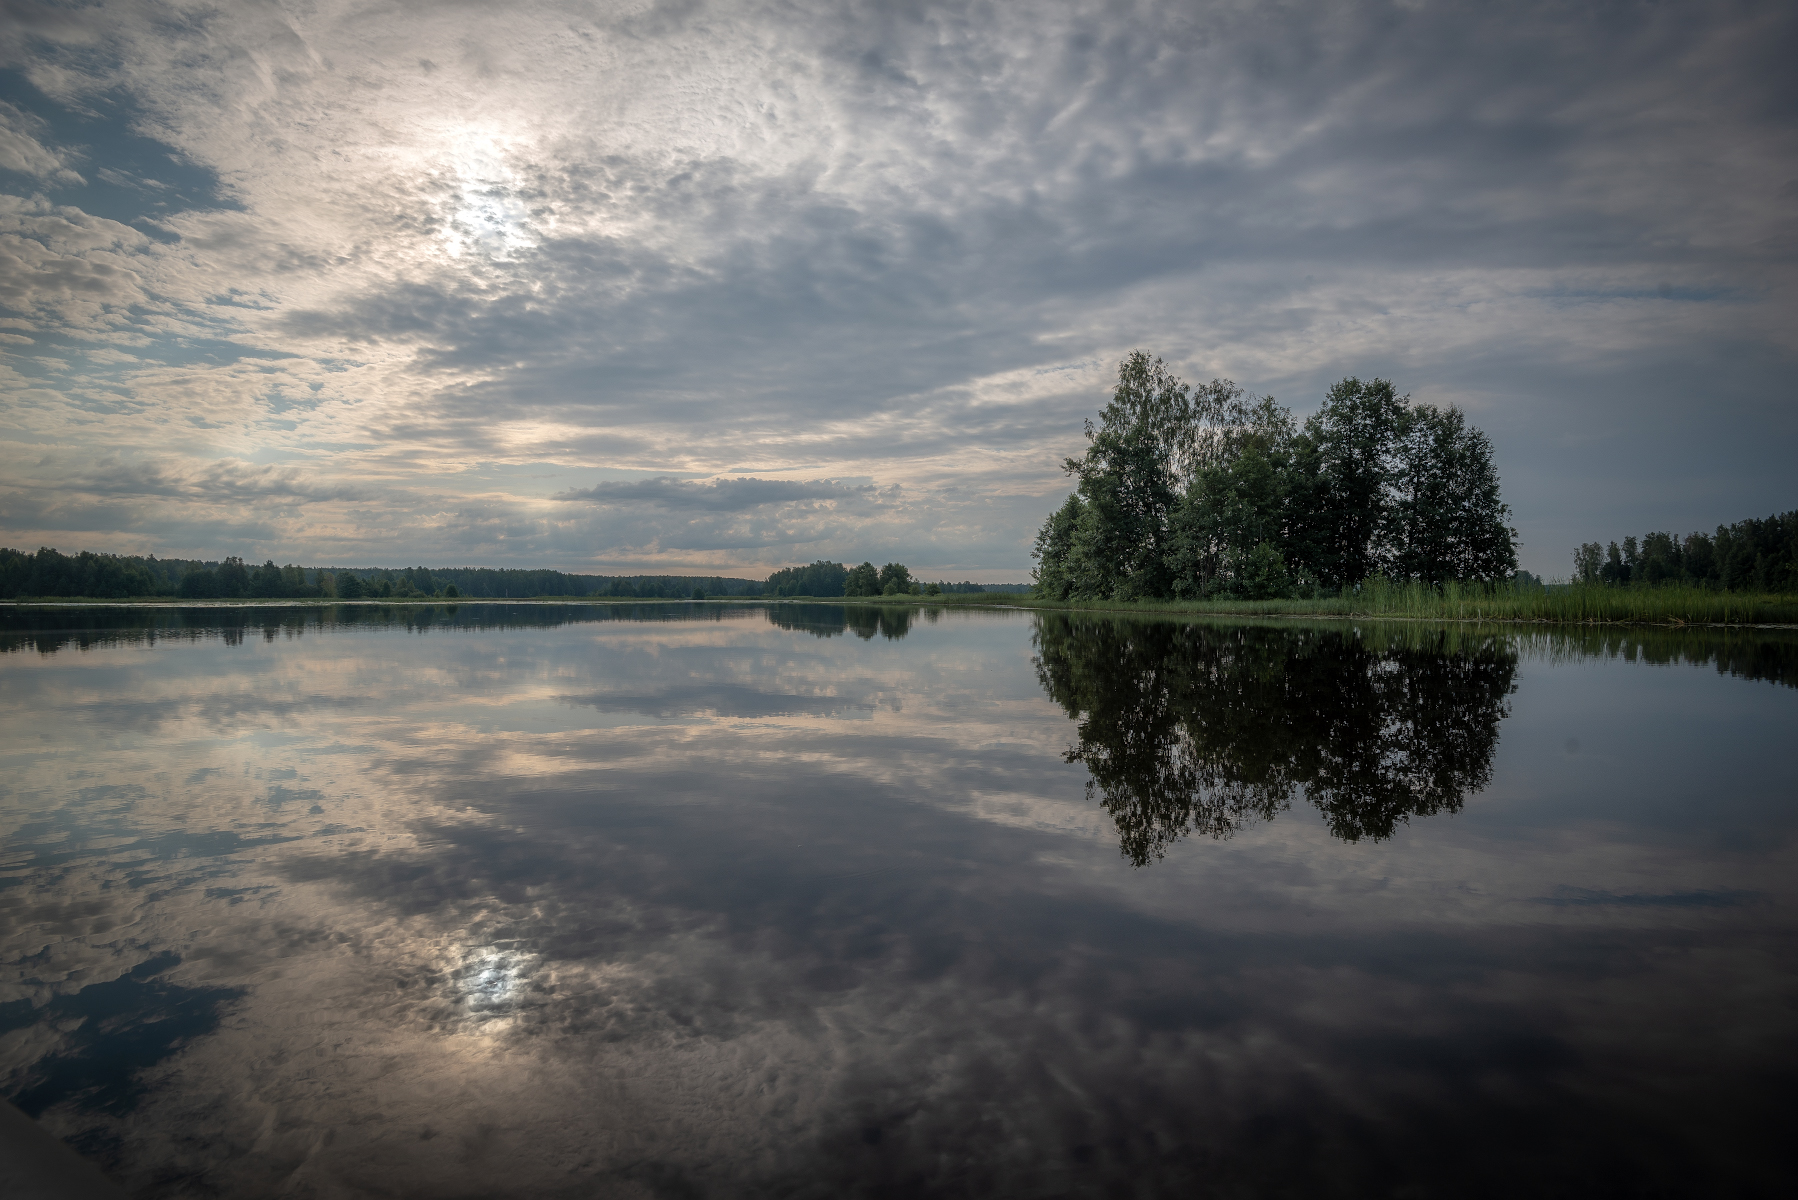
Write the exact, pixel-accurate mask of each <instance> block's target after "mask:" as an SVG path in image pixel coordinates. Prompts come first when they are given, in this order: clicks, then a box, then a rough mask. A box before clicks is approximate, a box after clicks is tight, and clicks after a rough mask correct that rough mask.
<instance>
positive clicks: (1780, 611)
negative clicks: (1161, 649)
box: [0, 589, 1798, 630]
mask: <svg viewBox="0 0 1798 1200" xmlns="http://www.w3.org/2000/svg"><path fill="white" fill-rule="evenodd" d="M1367 599H1372V600H1374V601H1375V603H1373V604H1371V605H1369V604H1365V603H1363V602H1362V600H1363V598H1362V597H1356V598H1354V599H1349V598H1344V597H1339V596H1332V597H1321V598H1318V599H1315V600H1245V601H1216V600H1213V601H1203V600H1201V601H1180V600H1079V601H1075V600H1044V599H1038V598H1036V597H1033V596H1030V595H1028V594H1024V593H1018V592H979V593H963V594H956V595H939V596H916V595H905V596H856V597H845V596H716V597H707V598H706V599H704V600H693V599H691V598H681V597H673V596H670V597H631V596H529V597H525V596H517V597H503V596H461V597H455V598H446V597H441V596H409V597H404V598H397V597H394V598H387V599H374V600H369V599H355V600H339V599H335V598H332V597H312V596H308V597H292V598H279V597H270V598H247V597H246V598H242V599H231V600H222V599H219V600H182V599H180V598H178V597H168V596H154V597H151V596H143V597H125V598H113V599H87V598H83V597H69V596H57V597H44V598H40V599H16V600H0V608H9V609H15V610H16V609H33V608H42V609H66V608H138V609H170V608H176V609H194V608H201V609H203V608H230V609H254V608H322V607H332V606H340V605H341V606H344V607H355V608H401V607H407V608H422V607H438V606H443V607H449V606H459V605H465V604H466V605H492V604H530V605H546V606H547V605H553V606H570V605H582V604H585V605H604V606H606V607H618V606H622V605H639V604H743V605H787V604H831V605H842V606H851V605H861V606H869V605H873V606H880V607H913V608H989V609H1005V610H1010V611H1020V612H1069V613H1081V612H1083V613H1109V614H1115V615H1121V616H1129V615H1141V616H1163V617H1190V618H1208V617H1218V618H1232V617H1234V618H1258V619H1269V618H1275V619H1278V618H1299V619H1309V620H1320V619H1321V620H1360V621H1415V622H1435V623H1441V624H1464V623H1465V624H1505V625H1523V626H1537V627H1544V626H1547V627H1554V626H1572V627H1579V628H1592V627H1601V626H1621V627H1628V626H1637V627H1650V628H1657V629H1668V630H1678V629H1793V628H1798V596H1791V597H1788V596H1781V595H1765V594H1759V593H1752V594H1739V593H1716V592H1707V593H1699V594H1698V597H1697V602H1696V603H1695V602H1694V599H1695V598H1694V597H1693V596H1692V595H1691V594H1690V593H1688V592H1684V591H1680V592H1674V591H1672V590H1669V591H1668V592H1665V593H1656V592H1630V591H1623V590H1618V591H1615V592H1611V593H1610V594H1608V595H1607V594H1605V593H1603V592H1597V591H1596V589H1592V590H1583V591H1581V592H1579V593H1577V594H1575V595H1573V596H1571V597H1569V596H1568V595H1567V594H1566V593H1561V594H1559V595H1557V594H1556V593H1541V592H1536V593H1525V594H1521V595H1519V594H1515V593H1513V594H1509V595H1504V594H1500V595H1469V596H1455V595H1452V594H1451V595H1442V594H1438V593H1421V592H1419V591H1418V590H1416V589H1412V590H1400V589H1388V590H1386V591H1384V592H1383V593H1382V591H1381V590H1380V589H1374V591H1373V593H1372V594H1371V595H1370V596H1368V597H1367ZM1657 599H1658V600H1661V601H1662V602H1661V603H1656V602H1655V601H1656V600H1657ZM1556 609H1559V610H1561V611H1554V610H1556ZM1532 610H1533V611H1532ZM1544 610H1547V611H1544ZM1569 610H1571V611H1569ZM1632 610H1633V611H1632ZM1657 610H1658V611H1657ZM1704 610H1709V611H1704ZM1738 614H1740V615H1739V616H1738ZM1752 618H1760V619H1752Z"/></svg>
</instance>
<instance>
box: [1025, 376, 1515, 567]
mask: <svg viewBox="0 0 1798 1200" xmlns="http://www.w3.org/2000/svg"><path fill="white" fill-rule="evenodd" d="M1086 434H1087V440H1088V443H1089V444H1088V447H1087V451H1086V453H1085V454H1084V455H1082V456H1081V457H1080V458H1073V459H1068V460H1067V461H1066V463H1065V464H1064V469H1065V470H1066V471H1067V473H1068V474H1069V475H1070V476H1072V477H1074V479H1075V480H1076V481H1077V483H1076V486H1075V489H1074V492H1073V494H1072V495H1070V496H1069V497H1068V499H1067V501H1066V503H1064V504H1063V505H1062V506H1061V507H1060V508H1059V509H1057V510H1056V511H1055V512H1054V513H1052V514H1050V516H1049V518H1048V520H1047V521H1045V522H1044V523H1043V527H1042V529H1041V531H1040V532H1039V533H1038V534H1037V540H1036V548H1035V557H1036V559H1037V564H1038V565H1037V570H1036V575H1035V578H1036V591H1037V594H1038V595H1042V596H1046V597H1049V598H1052V599H1070V598H1073V599H1111V600H1129V599H1136V598H1149V597H1155V598H1162V597H1180V598H1190V599H1199V598H1206V597H1216V596H1239V597H1244V598H1270V597H1276V596H1286V595H1294V594H1316V593H1317V592H1318V591H1320V590H1326V589H1327V590H1334V589H1337V588H1340V587H1343V586H1345V585H1353V584H1356V583H1359V582H1361V581H1362V580H1364V579H1367V578H1368V577H1370V576H1375V575H1380V576H1386V577H1389V578H1393V579H1400V580H1416V581H1421V582H1424V583H1429V584H1441V583H1444V582H1446V581H1448V580H1453V579H1461V580H1467V579H1482V580H1496V579H1500V578H1505V577H1508V576H1509V575H1511V574H1512V573H1513V572H1514V571H1515V570H1516V568H1517V555H1516V549H1515V545H1516V531H1515V530H1513V529H1511V528H1509V527H1508V526H1507V525H1506V524H1505V521H1506V519H1507V518H1508V516H1509V514H1510V510H1509V508H1508V507H1506V505H1505V504H1504V503H1503V502H1502V501H1501V499H1500V498H1499V485H1498V472H1497V468H1496V466H1495V465H1494V463H1493V458H1492V445H1491V442H1490V441H1489V440H1488V439H1487V437H1486V435H1485V434H1484V433H1482V432H1481V431H1480V430H1478V429H1476V428H1474V427H1473V426H1471V425H1469V424H1468V423H1467V420H1466V418H1465V416H1464V415H1463V414H1462V413H1461V412H1460V411H1459V410H1457V409H1454V408H1448V409H1439V408H1435V407H1433V406H1431V405H1427V404H1413V403H1411V401H1410V398H1409V397H1402V396H1399V395H1398V394H1397V392H1396V389H1395V388H1394V387H1393V385H1392V384H1391V383H1390V382H1388V381H1387V380H1384V379H1374V380H1369V381H1365V382H1364V381H1362V380H1359V379H1354V378H1348V379H1343V380H1341V381H1340V382H1338V383H1337V384H1336V385H1335V386H1333V387H1332V388H1331V389H1330V391H1329V394H1328V395H1326V396H1325V398H1324V402H1323V404H1322V406H1321V407H1320V408H1319V410H1318V412H1317V413H1316V414H1314V415H1312V416H1311V417H1309V418H1307V419H1306V421H1305V422H1304V424H1303V426H1302V427H1301V426H1300V425H1299V424H1298V423H1297V422H1296V421H1295V420H1294V419H1293V417H1292V414H1291V413H1290V412H1289V411H1287V410H1286V409H1285V408H1283V407H1282V406H1280V405H1279V404H1278V403H1276V402H1275V401H1274V398H1273V397H1272V396H1262V397H1254V396H1249V395H1246V394H1245V393H1244V391H1243V389H1241V388H1239V387H1237V386H1236V385H1235V384H1234V383H1231V382H1230V381H1229V380H1227V379H1216V380H1212V381H1211V382H1210V383H1208V384H1205V385H1202V386H1200V387H1197V388H1194V387H1190V386H1188V385H1187V384H1185V383H1184V382H1182V381H1181V380H1179V379H1178V378H1176V377H1175V376H1174V375H1173V374H1172V373H1171V372H1170V371H1168V369H1167V367H1166V365H1165V364H1164V363H1162V361H1161V360H1160V359H1152V358H1150V356H1149V355H1148V354H1147V353H1145V352H1143V351H1140V350H1139V351H1135V352H1133V353H1132V354H1130V355H1129V356H1128V357H1127V358H1125V359H1124V360H1123V362H1122V363H1120V364H1119V366H1118V382H1117V385H1116V386H1115V387H1114V388H1113V389H1112V399H1111V402H1110V403H1109V404H1107V405H1106V407H1105V409H1104V411H1103V412H1101V413H1100V415H1099V423H1098V425H1097V426H1094V425H1093V424H1092V423H1091V422H1090V421H1089V422H1088V423H1087V427H1086Z"/></svg>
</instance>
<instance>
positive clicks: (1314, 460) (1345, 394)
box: [1292, 376, 1406, 587]
mask: <svg viewBox="0 0 1798 1200" xmlns="http://www.w3.org/2000/svg"><path fill="white" fill-rule="evenodd" d="M1405 405H1406V400H1404V399H1401V398H1400V397H1399V396H1398V394H1397V392H1396V391H1395V390H1394V388H1393V386H1392V384H1391V383H1390V382H1389V381H1388V380H1384V379H1374V380H1371V381H1369V382H1366V383H1363V382H1362V381H1361V380H1359V379H1356V378H1354V377H1352V376H1351V377H1349V378H1347V379H1343V380H1340V381H1338V382H1337V383H1336V384H1334V385H1332V386H1331V388H1330V390H1329V393H1328V394H1327V395H1326V396H1325V397H1324V402H1323V405H1322V407H1320V408H1319V409H1318V411H1317V412H1316V413H1314V414H1313V415H1312V416H1310V417H1309V418H1307V419H1306V421H1305V428H1304V432H1303V433H1302V434H1301V435H1300V436H1299V438H1298V443H1297V446H1296V447H1295V455H1294V459H1295V478H1294V483H1293V489H1292V491H1293V514H1294V522H1293V525H1294V527H1293V537H1292V550H1293V555H1294V557H1295V558H1296V559H1297V561H1298V563H1299V564H1300V565H1301V567H1302V568H1303V569H1304V570H1305V571H1306V572H1307V574H1310V575H1312V576H1314V577H1316V578H1317V579H1319V580H1321V581H1322V582H1323V583H1324V584H1325V585H1326V586H1328V587H1340V586H1342V585H1344V584H1351V583H1359V582H1360V581H1361V580H1363V579H1366V578H1367V577H1368V576H1370V575H1376V574H1381V573H1383V572H1384V571H1385V570H1386V569H1387V567H1388V566H1389V565H1390V563H1391V559H1392V555H1391V550H1390V548H1389V547H1388V546H1387V545H1386V544H1385V536H1386V535H1387V533H1388V530H1389V527H1390V522H1389V518H1388V509H1389V508H1390V496H1389V493H1390V489H1391V486H1392V481H1393V479H1394V477H1395V476H1396V475H1397V474H1398V471H1399V466H1400V464H1399V458H1398V454H1397V442H1398V434H1399V432H1400V430H1401V429H1402V427H1403V425H1404V421H1405Z"/></svg>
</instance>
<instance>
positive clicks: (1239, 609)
mask: <svg viewBox="0 0 1798 1200" xmlns="http://www.w3.org/2000/svg"><path fill="white" fill-rule="evenodd" d="M839 602H840V601H839ZM918 602H919V598H918V597H916V596H880V597H873V598H870V599H868V600H857V601H856V602H855V603H858V604H868V603H872V604H916V603H918ZM925 603H929V604H944V605H949V606H952V607H958V608H961V607H982V606H990V605H1007V606H1013V607H1022V608H1041V609H1068V610H1083V611H1099V612H1168V613H1191V614H1194V615H1204V616H1258V617H1275V616H1293V617H1298V616H1320V617H1355V616H1365V617H1397V618H1405V619H1415V620H1437V621H1531V622H1547V623H1552V624H1567V625H1600V624H1629V625H1791V624H1798V596H1794V595H1770V594H1766V593H1752V592H1712V591H1706V590H1703V589H1701V588H1680V587H1666V588H1611V587H1561V588H1551V589H1543V588H1526V589H1512V588H1509V587H1498V588H1491V587H1482V586H1478V585H1459V584H1450V585H1448V586H1447V587H1445V588H1443V589H1441V590H1440V591H1438V590H1436V589H1433V588H1428V587H1424V586H1422V585H1419V584H1411V585H1394V584H1389V583H1385V582H1383V581H1376V582H1374V583H1371V584H1367V585H1365V586H1363V587H1362V588H1361V589H1360V590H1359V591H1356V592H1354V593H1353V594H1349V595H1339V596H1325V597H1320V598H1318V599H1315V600H1039V599H1037V598H1035V597H1034V596H1031V595H1029V594H1028V593H1008V592H986V593H982V594H977V595H967V596H931V597H928V598H927V599H926V600H925Z"/></svg>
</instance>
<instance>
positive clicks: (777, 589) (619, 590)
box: [0, 547, 1005, 600]
mask: <svg viewBox="0 0 1798 1200" xmlns="http://www.w3.org/2000/svg"><path fill="white" fill-rule="evenodd" d="M862 567H863V568H866V570H867V572H868V573H870V576H871V578H872V577H874V576H879V584H881V585H885V584H886V583H888V582H891V581H892V579H894V578H898V577H903V579H904V580H905V581H906V583H907V585H908V586H907V588H903V589H897V590H909V586H910V583H911V579H910V574H909V572H907V571H906V569H905V568H904V567H903V566H900V565H899V564H888V567H887V568H885V571H886V574H885V575H880V574H879V573H878V572H874V569H873V568H872V567H871V566H869V565H868V564H866V563H864V564H862ZM861 569H862V568H856V570H861ZM895 569H896V570H897V573H898V574H897V576H895V575H894V570H895ZM852 574H853V572H852V571H851V569H850V568H848V567H846V566H844V565H843V564H842V563H826V562H817V563H813V564H811V565H810V566H807V567H794V568H792V569H790V570H786V571H776V572H775V573H774V574H773V575H772V576H770V577H769V578H768V580H767V581H766V582H763V581H761V580H757V579H737V578H731V577H727V576H718V575H571V574H568V573H566V572H563V571H548V570H524V569H517V568H510V567H497V568H496V567H404V568H392V567H301V566H295V565H292V564H288V565H287V566H276V565H275V563H274V561H273V560H270V561H268V562H265V563H264V564H263V565H262V566H260V567H257V566H252V565H250V564H248V563H246V562H244V561H243V560H242V559H240V558H226V559H222V560H202V559H191V558H157V557H155V556H154V555H147V556H144V555H125V554H96V553H93V552H92V551H88V550H83V551H82V552H81V553H79V554H62V553H59V552H58V551H56V550H52V549H49V548H48V547H46V548H44V549H41V550H39V551H38V552H37V553H35V554H30V553H26V552H25V551H22V550H13V549H10V548H0V599H7V600H12V599H17V598H19V597H22V596H83V597H88V598H92V599H100V600H119V599H128V598H130V597H134V596H167V597H170V598H182V599H189V600H214V599H304V598H317V597H334V598H337V599H341V600H356V599H387V598H392V599H414V598H418V597H423V596H443V597H446V598H452V599H454V598H464V597H467V598H475V599H508V598H509V599H521V600H522V599H529V598H530V597H532V596H615V597H632V598H639V599H645V600H655V599H667V600H685V599H690V598H692V597H693V596H695V595H704V596H711V597H731V596H763V595H767V596H842V595H845V594H846V592H845V581H847V580H848V579H849V577H850V576H851V575H852ZM928 586H929V587H931V588H935V589H936V590H937V591H938V592H947V593H961V592H982V591H990V590H994V589H995V588H1003V587H1004V586H1005V585H1000V584H979V583H966V582H964V583H941V584H931V585H928ZM807 589H818V590H807ZM880 590H881V588H880V587H878V586H877V587H875V588H873V589H872V590H854V589H851V591H850V592H849V593H847V594H858V595H873V594H879V592H880Z"/></svg>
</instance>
